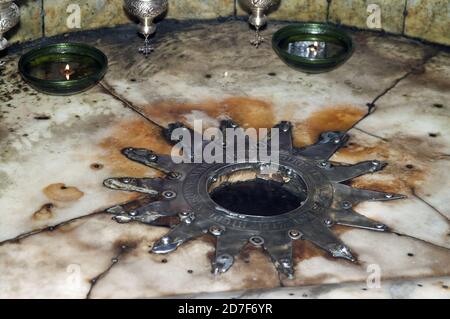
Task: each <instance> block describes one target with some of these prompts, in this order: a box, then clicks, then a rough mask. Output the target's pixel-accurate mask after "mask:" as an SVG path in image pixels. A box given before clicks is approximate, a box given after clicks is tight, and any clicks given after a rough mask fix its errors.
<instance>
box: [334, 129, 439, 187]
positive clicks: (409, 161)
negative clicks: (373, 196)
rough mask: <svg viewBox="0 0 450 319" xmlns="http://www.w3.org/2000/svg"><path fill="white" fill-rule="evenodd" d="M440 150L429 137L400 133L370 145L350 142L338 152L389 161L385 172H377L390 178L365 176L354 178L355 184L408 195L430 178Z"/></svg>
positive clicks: (348, 156)
mask: <svg viewBox="0 0 450 319" xmlns="http://www.w3.org/2000/svg"><path fill="white" fill-rule="evenodd" d="M437 149H439V147H438V146H437V145H431V144H430V141H429V140H426V139H425V138H418V137H408V136H398V137H396V138H395V140H391V141H388V142H385V141H379V142H378V143H376V144H375V145H370V146H367V145H361V144H359V143H355V142H350V143H349V144H348V146H347V147H345V148H342V149H341V150H340V151H339V152H338V153H337V155H338V157H340V158H342V159H344V160H351V161H355V162H357V161H364V160H371V159H378V160H383V161H386V162H387V163H388V165H387V166H386V167H385V168H384V169H383V170H382V171H381V172H377V173H376V174H377V175H378V174H379V175H380V176H384V177H386V178H382V179H374V178H371V176H370V175H365V176H361V177H358V178H355V179H354V180H352V181H351V185H352V186H354V187H356V188H367V189H373V190H379V191H384V192H390V193H394V192H396V193H399V192H400V193H406V194H407V193H409V192H410V191H411V189H413V188H416V187H420V186H421V185H422V184H423V183H424V181H425V180H426V179H427V177H428V176H429V173H428V172H429V171H431V169H432V167H433V165H434V162H435V161H436V160H437V159H438V158H439V156H440V154H438V153H437V152H436V150H437Z"/></svg>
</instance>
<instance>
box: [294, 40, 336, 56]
mask: <svg viewBox="0 0 450 319" xmlns="http://www.w3.org/2000/svg"><path fill="white" fill-rule="evenodd" d="M285 50H286V51H287V53H289V54H292V55H296V56H299V57H302V58H306V59H311V60H313V59H328V58H332V57H335V56H338V55H339V54H342V53H343V52H344V51H345V47H344V46H342V45H341V44H340V43H335V42H326V41H316V40H304V41H292V42H288V43H286V44H285Z"/></svg>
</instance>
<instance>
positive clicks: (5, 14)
mask: <svg viewBox="0 0 450 319" xmlns="http://www.w3.org/2000/svg"><path fill="white" fill-rule="evenodd" d="M19 19H20V10H19V7H18V6H17V5H16V4H15V3H14V2H13V1H12V0H0V51H2V50H4V49H6V48H7V46H8V41H7V40H6V39H5V38H4V36H3V34H4V33H5V32H7V31H9V30H11V29H12V28H13V27H14V26H15V25H16V24H17V23H19ZM3 65H4V62H3V61H0V68H1V67H3Z"/></svg>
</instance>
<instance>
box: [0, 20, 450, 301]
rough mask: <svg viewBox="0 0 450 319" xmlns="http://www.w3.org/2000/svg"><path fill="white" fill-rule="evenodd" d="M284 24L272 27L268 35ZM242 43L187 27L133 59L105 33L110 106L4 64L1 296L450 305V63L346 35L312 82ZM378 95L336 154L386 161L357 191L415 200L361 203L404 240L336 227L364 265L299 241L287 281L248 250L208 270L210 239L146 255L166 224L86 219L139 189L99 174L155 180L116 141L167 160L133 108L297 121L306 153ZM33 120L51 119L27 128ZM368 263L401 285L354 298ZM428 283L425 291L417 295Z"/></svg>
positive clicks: (240, 31)
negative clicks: (39, 86)
mask: <svg viewBox="0 0 450 319" xmlns="http://www.w3.org/2000/svg"><path fill="white" fill-rule="evenodd" d="M280 26H281V24H280V25H275V24H273V25H272V27H271V28H270V30H269V31H267V32H268V33H270V32H273V31H274V30H276V29H277V28H279V27H280ZM128 32H131V31H130V30H129V31H128ZM249 36H251V34H249V33H248V29H247V25H246V24H245V23H243V22H227V23H224V24H216V25H202V24H199V25H194V26H192V27H187V28H184V29H183V28H181V27H180V30H178V31H176V32H172V33H165V34H163V35H162V36H161V37H160V38H158V40H157V41H158V44H157V51H156V52H155V53H154V54H153V55H151V56H150V57H149V58H148V59H147V60H146V59H143V58H142V57H141V56H139V55H137V54H135V51H134V47H132V45H137V44H138V39H134V38H133V40H131V41H128V42H127V45H124V42H121V41H124V40H123V38H122V37H113V36H112V35H111V36H109V37H108V36H105V37H104V38H102V39H101V40H96V39H94V38H92V39H91V38H87V39H84V40H86V41H88V42H92V43H94V42H95V43H96V45H97V46H98V47H100V48H101V49H103V50H104V51H105V52H106V53H107V54H108V56H109V58H110V69H109V72H108V74H107V76H106V77H105V79H104V81H103V85H104V86H106V87H110V88H111V90H113V91H114V94H116V96H115V97H114V96H112V95H111V94H110V92H107V91H105V90H104V89H103V88H102V87H101V86H97V87H96V88H94V89H92V90H90V91H88V92H86V93H83V94H80V95H76V96H71V97H50V96H45V95H43V94H37V93H34V91H33V90H32V89H31V88H29V87H28V86H27V85H25V84H23V83H22V81H21V80H20V79H19V77H18V75H17V74H16V70H15V63H16V62H17V59H18V56H17V55H11V56H8V57H7V59H6V60H7V62H8V69H7V71H6V72H5V75H4V76H2V79H1V80H2V81H3V83H2V87H1V89H0V99H1V102H2V103H1V109H0V112H1V116H2V118H1V119H0V125H1V126H0V138H1V139H0V147H1V151H0V207H2V210H1V211H0V218H1V221H2V222H1V223H0V242H1V244H0V297H3V298H10V297H19V298H21V297H31V298H33V297H34V298H61V297H63V298H83V297H86V296H89V297H92V298H113V297H123V298H146V297H163V296H166V297H167V296H175V295H189V294H198V293H222V292H227V291H238V290H243V291H246V290H249V289H263V288H266V289H271V288H272V289H273V288H277V287H280V285H284V286H290V287H292V288H288V289H292V291H298V292H302V294H303V292H305V293H307V291H310V289H313V288H298V287H303V286H305V285H308V286H309V285H314V286H315V287H316V288H314V289H316V291H324V292H323V293H316V294H308V293H307V294H308V295H309V296H314V297H317V298H319V297H342V298H345V297H347V296H352V297H356V298H364V297H365V296H366V297H367V296H368V295H370V296H373V297H382V298H401V297H409V298H416V297H420V296H424V297H427V298H439V297H440V298H447V296H448V290H447V289H445V288H443V287H442V286H448V284H440V286H439V284H438V283H440V282H444V283H448V277H446V276H448V275H449V273H450V266H449V265H450V251H449V248H450V229H449V220H448V218H449V215H450V212H449V210H448V205H446V203H448V196H449V192H448V183H449V180H450V179H449V177H448V172H449V169H448V168H449V161H448V160H449V157H448V153H449V147H450V146H449V145H450V139H449V134H448V133H449V131H448V128H449V127H450V126H449V124H450V105H448V101H449V97H450V95H449V94H450V93H449V88H450V86H449V79H448V72H449V71H448V70H449V68H450V57H449V55H448V54H447V53H443V52H439V51H437V50H436V49H434V48H429V47H426V46H423V45H421V44H418V43H414V42H410V41H406V40H402V39H397V38H391V37H387V36H377V35H373V34H362V33H361V34H354V39H355V41H356V44H357V50H356V52H355V55H354V56H353V57H352V58H351V59H350V60H349V62H348V63H347V64H345V65H344V66H343V67H341V68H339V69H338V70H335V71H333V72H330V73H327V74H322V75H305V74H301V73H298V72H296V71H294V70H291V69H289V68H288V67H286V66H285V65H284V64H283V63H282V62H280V61H279V60H278V59H277V58H276V56H275V54H274V53H273V51H272V50H271V48H270V47H269V46H268V44H266V45H264V46H263V47H262V48H261V49H259V50H254V49H253V48H251V47H249V45H248V43H247V41H248V38H249ZM205 39H208V41H205ZM205 42H207V43H205ZM429 55H431V56H432V58H431V59H430V60H424V59H425V58H426V57H427V56H429ZM125 57H126V58H125ZM399 79H400V80H399ZM397 82H398V83H397ZM388 89H389V90H388ZM386 91H387V92H386ZM378 96H380V98H379V99H377V100H376V102H375V104H376V107H377V109H376V112H374V113H373V114H371V115H370V116H369V117H368V118H366V119H365V120H364V121H362V122H361V123H359V124H358V125H357V129H352V130H350V135H351V140H350V144H349V146H348V148H346V149H343V150H342V151H341V152H339V153H338V154H337V155H336V156H335V157H334V158H333V159H334V160H336V161H340V162H346V163H354V162H358V161H361V160H366V159H380V160H385V161H387V162H389V164H390V165H389V166H388V167H387V168H386V169H385V170H384V171H382V172H379V173H377V174H373V175H369V176H365V177H362V178H359V179H357V180H355V181H354V185H355V187H368V188H371V189H377V190H388V191H392V192H394V191H395V192H396V193H404V194H407V195H408V196H409V197H408V199H407V200H404V201H397V202H391V203H365V204H363V205H360V206H359V207H357V211H358V212H360V213H362V214H365V215H367V216H369V217H372V218H374V219H377V220H380V221H382V222H383V223H386V224H388V225H389V226H390V227H391V228H393V230H394V231H395V233H397V234H383V233H372V232H369V231H363V230H350V229H347V228H343V227H339V228H336V232H337V233H338V234H339V236H340V237H341V239H342V240H343V241H344V242H345V243H346V244H348V245H349V246H350V248H352V250H353V251H355V252H356V253H357V254H358V257H359V260H360V262H359V264H351V263H348V262H345V261H338V260H334V259H332V258H329V257H328V256H327V255H325V253H323V252H322V251H320V250H318V249H316V248H315V247H313V246H312V245H311V244H308V243H307V242H299V243H298V245H296V246H295V249H294V250H295V260H296V265H295V267H296V278H295V279H294V280H288V279H285V278H282V277H281V278H279V277H278V274H277V272H276V271H275V268H274V267H273V265H272V264H271V262H270V259H269V257H268V256H266V255H265V254H263V253H262V251H259V250H256V249H250V250H246V252H245V253H244V254H242V255H241V256H240V258H238V260H237V262H236V265H235V266H234V267H233V268H232V269H231V270H230V272H228V273H227V274H225V275H222V276H219V277H216V276H213V275H212V274H211V272H210V259H209V255H210V254H211V253H212V252H213V245H212V243H211V241H209V240H207V239H206V238H202V239H198V240H195V241H192V242H190V243H188V244H187V245H185V246H183V247H180V248H179V249H178V250H177V251H176V252H174V253H173V254H171V255H168V256H164V257H162V256H154V255H151V254H149V253H148V250H149V245H151V244H152V242H153V241H154V240H155V239H156V238H158V237H159V236H161V235H162V234H164V233H165V232H166V231H167V229H165V228H158V227H149V226H143V225H138V224H129V225H118V224H116V223H115V222H113V221H111V220H110V216H107V215H104V214H92V213H94V212H97V211H101V210H102V209H104V208H106V207H109V206H112V205H113V204H115V203H119V202H123V201H126V200H128V199H131V198H133V196H134V195H133V194H129V193H121V192H115V191H109V190H107V189H105V188H104V187H103V186H102V181H103V179H104V178H106V177H110V176H124V175H128V176H143V175H146V176H154V175H155V174H156V173H155V172H154V171H152V170H151V169H146V168H144V167H142V166H139V165H137V164H133V163H132V162H130V161H128V160H126V159H125V158H123V157H122V156H121V154H120V149H121V148H123V147H126V146H134V147H147V148H150V149H153V150H155V151H157V152H161V153H168V152H169V151H170V147H169V146H168V145H167V143H166V142H164V140H163V139H162V138H161V136H160V128H159V127H158V126H156V125H154V124H152V123H149V122H148V121H146V120H145V119H143V118H142V117H140V116H139V115H138V114H136V113H135V112H133V111H132V110H130V108H129V107H127V106H129V105H130V104H127V103H131V104H132V105H133V106H134V107H136V108H137V109H139V110H140V111H142V112H143V113H145V115H146V116H147V117H149V118H151V119H152V120H153V121H155V122H156V123H158V124H160V125H166V124H167V123H169V122H173V121H180V120H182V121H189V120H190V119H193V118H203V119H205V120H207V121H206V122H207V123H208V124H209V125H216V124H217V121H218V120H219V119H221V118H224V117H231V118H233V119H234V120H235V121H237V122H238V123H239V124H241V125H243V126H247V127H270V126H272V125H273V124H275V123H276V122H277V121H280V120H290V121H292V122H294V124H295V129H296V136H295V137H296V144H297V145H299V146H300V145H304V144H308V143H311V142H313V141H314V140H315V138H316V137H317V134H318V133H320V132H321V131H328V130H346V129H349V128H350V127H352V125H353V124H354V123H355V122H356V121H357V120H359V119H360V118H361V116H363V115H364V114H365V112H366V111H367V106H366V104H367V103H372V102H373V101H374V100H375V99H376V98H377V97H378ZM117 97H119V98H120V99H122V101H119V100H118V99H117ZM124 101H128V102H127V103H123V102H124ZM435 105H438V107H436V106H435ZM439 105H441V106H442V107H440V106H439ZM42 116H49V117H50V118H49V119H48V120H38V119H35V118H36V117H42ZM429 133H435V134H437V136H436V137H430V136H429ZM373 135H375V136H373ZM93 164H99V165H97V166H95V165H94V166H92V165H93ZM406 165H412V168H408V167H409V166H408V167H406ZM58 184H64V185H65V186H66V187H68V188H64V189H61V188H60V186H61V185H58ZM446 185H447V187H446ZM58 187H59V188H58ZM46 204H51V205H47V206H43V205H46ZM83 216H87V217H83ZM78 217H81V219H77V220H75V221H73V222H69V223H67V224H65V225H63V226H61V227H56V229H54V230H53V231H48V230H47V229H46V227H48V226H53V225H58V224H59V223H61V222H65V221H68V220H71V219H73V218H78ZM33 231H36V233H35V234H27V233H28V232H33ZM23 234H27V235H26V236H24V238H22V239H20V240H15V241H10V239H13V238H15V237H17V236H21V235H23ZM28 235H29V236H28ZM399 235H401V236H399ZM123 245H125V246H126V248H121V247H122V246H123ZM115 258H116V259H117V260H115ZM370 265H378V266H379V267H380V270H381V277H382V278H383V280H384V281H386V280H401V279H405V278H409V279H408V280H407V281H405V282H404V283H400V284H398V283H388V284H386V286H383V287H384V288H383V289H381V290H378V291H364V290H360V288H359V287H360V286H361V285H362V284H365V282H366V279H367V277H368V275H369V274H368V272H367V269H368V267H369V266H370ZM101 274H103V275H101ZM98 276H100V278H99V279H98V280H97V281H96V283H95V285H92V282H91V280H92V279H93V278H96V277H98ZM424 277H426V278H429V279H423V278H424ZM434 277H436V278H434ZM422 281H423V282H425V283H426V284H423V287H418V288H415V287H414V289H412V288H411V287H412V286H414V285H416V283H419V282H422ZM349 282H356V283H354V284H350V285H349V284H347V283H349ZM324 284H336V285H337V286H333V287H334V288H330V289H329V287H330V286H323V285H324ZM91 287H92V288H93V289H92V290H91V292H90V293H89V290H90V288H91ZM321 287H323V288H321ZM419 288H421V289H419ZM321 289H323V290H321ZM280 291H281V290H280ZM287 291H291V290H287ZM284 293H285V292H279V290H275V291H272V292H266V293H263V295H262V296H273V297H276V296H282V294H284ZM251 294H252V293H251V292H250V293H249V296H252V295H251ZM209 296H212V295H209Z"/></svg>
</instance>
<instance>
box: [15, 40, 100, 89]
mask: <svg viewBox="0 0 450 319" xmlns="http://www.w3.org/2000/svg"><path fill="white" fill-rule="evenodd" d="M67 65H69V67H71V69H70V72H73V74H70V75H69V78H66V76H67V74H66V73H64V72H65V71H64V70H65V66H67ZM107 68H108V58H107V57H106V56H105V54H103V52H101V51H100V50H98V49H96V48H94V47H91V46H89V45H86V44H82V43H58V44H52V45H47V46H45V47H41V48H36V49H32V50H31V51H29V52H27V53H26V54H24V55H23V56H22V57H21V58H20V60H19V72H20V74H21V75H22V78H23V79H24V80H25V81H26V82H28V83H29V84H30V85H31V86H32V87H33V88H35V89H36V90H38V91H40V92H43V93H46V94H51V95H72V94H77V93H80V92H83V91H86V90H88V89H89V88H91V87H92V86H94V85H95V84H96V83H98V81H100V80H101V79H102V78H103V76H104V75H105V74H106V70H107Z"/></svg>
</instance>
